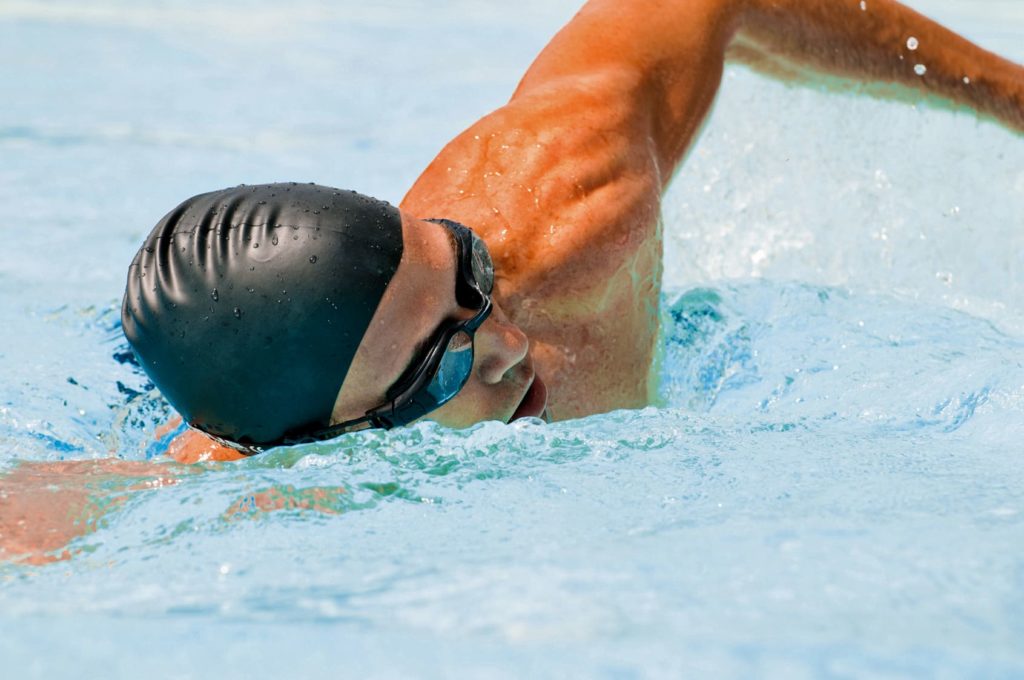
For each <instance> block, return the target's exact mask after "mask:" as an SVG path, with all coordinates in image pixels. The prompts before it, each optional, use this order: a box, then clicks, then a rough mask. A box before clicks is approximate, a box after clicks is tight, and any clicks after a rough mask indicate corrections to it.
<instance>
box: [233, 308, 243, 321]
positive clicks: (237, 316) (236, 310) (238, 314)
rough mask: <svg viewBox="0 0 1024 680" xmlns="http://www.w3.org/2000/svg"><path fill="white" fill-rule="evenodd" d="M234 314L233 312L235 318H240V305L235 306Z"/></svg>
mask: <svg viewBox="0 0 1024 680" xmlns="http://www.w3.org/2000/svg"><path fill="white" fill-rule="evenodd" d="M234 314H235V318H236V319H241V318H242V309H241V307H235V311H234Z"/></svg>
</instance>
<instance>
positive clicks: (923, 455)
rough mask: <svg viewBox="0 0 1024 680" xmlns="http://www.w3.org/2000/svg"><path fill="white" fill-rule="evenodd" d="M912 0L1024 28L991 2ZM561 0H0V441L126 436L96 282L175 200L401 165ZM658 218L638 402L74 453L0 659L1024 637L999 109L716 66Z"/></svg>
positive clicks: (921, 645) (259, 659)
mask: <svg viewBox="0 0 1024 680" xmlns="http://www.w3.org/2000/svg"><path fill="white" fill-rule="evenodd" d="M868 2H869V3H870V0H868ZM911 5H912V6H913V7H915V8H918V9H919V10H920V11H923V12H925V13H928V14H930V15H932V16H934V17H936V18H938V19H940V20H942V21H944V22H945V23H947V24H948V25H950V26H952V27H953V28H956V29H958V30H960V31H962V32H964V33H965V34H966V35H967V36H968V37H970V38H972V39H973V40H975V41H978V42H980V43H981V44H982V45H983V46H986V47H988V48H990V49H993V50H996V51H998V52H1000V53H1002V54H1004V55H1006V56H1008V57H1010V58H1013V59H1015V60H1017V61H1021V60H1024V41H1022V40H1021V36H1022V35H1024V5H1022V4H1021V3H1020V2H1018V1H1017V0H973V1H971V2H968V1H967V0H916V1H915V2H912V3H911ZM575 9H576V3H573V2H564V1H562V0H559V1H557V2H548V1H546V2H541V1H540V0H527V1H526V2H520V3H517V5H516V7H515V8H514V9H510V8H509V6H508V5H507V4H505V3H497V2H490V1H487V2H480V1H474V2H470V1H469V0H456V1H455V2H449V3H447V4H445V6H444V7H443V8H438V7H437V5H436V3H428V2H423V1H421V0H403V1H401V2H399V1H397V0H396V1H390V2H384V3H377V4H374V5H373V6H367V5H365V4H363V3H349V2H346V3H334V4H330V5H328V4H321V3H317V2H307V1H303V0H300V1H298V2H296V3H292V4H290V5H289V6H288V7H287V8H285V6H284V5H280V4H278V3H270V2H266V1H265V0H260V1H259V2H254V3H242V2H233V1H230V0H223V1H220V0H219V1H218V2H216V3H212V4H211V3H202V4H200V3H167V2H159V1H156V0H136V1H135V2H127V1H125V2H114V1H110V0H108V1H103V2H95V3H90V4H89V5H88V6H83V5H82V4H80V3H73V2H70V1H65V0H61V1H58V2H50V3H45V4H41V3H30V2H21V1H19V0H8V1H7V2H4V3H3V4H0V61H2V63H4V64H7V65H8V67H7V68H6V69H4V72H3V75H0V101H2V102H4V104H3V106H0V158H2V159H3V163H2V164H0V205H2V206H3V209H2V211H0V236H2V240H3V244H4V247H3V248H2V249H0V300H2V302H0V390H2V391H0V470H2V471H6V472H7V473H13V472H16V471H18V470H22V469H25V467H26V466H27V465H31V464H34V463H42V462H55V461H72V462H74V461H82V460H89V459H94V458H97V459H98V458H105V457H109V456H110V455H115V456H117V457H120V458H123V459H126V460H129V461H152V462H151V463H150V464H151V465H153V466H154V469H156V465H157V464H158V463H159V462H160V460H161V458H162V452H163V451H164V449H165V446H166V441H167V439H168V437H169V436H170V435H168V436H165V437H164V438H163V439H154V436H153V431H154V429H155V428H156V427H157V426H158V425H160V424H162V423H164V422H165V421H166V420H167V418H168V417H169V415H170V412H169V410H168V407H167V406H166V404H164V402H163V401H162V400H161V399H160V398H159V396H158V395H156V394H155V393H153V392H152V390H151V389H150V388H149V386H148V385H147V383H146V381H145V379H144V377H143V376H141V375H139V373H138V372H137V370H136V369H135V368H134V367H133V365H132V364H131V362H130V361H129V360H128V355H127V354H126V346H125V344H124V341H123V338H122V336H121V333H120V328H119V322H118V311H119V302H120V295H121V292H122V290H123V285H124V276H125V271H126V268H127V265H128V262H129V261H130V260H131V258H132V256H133V254H134V252H135V250H136V249H137V248H138V246H139V243H140V242H141V240H142V238H143V237H144V235H145V234H146V233H147V232H148V231H149V229H150V228H151V226H152V225H153V224H154V223H155V222H156V221H157V220H158V219H159V218H160V217H161V216H162V214H163V213H164V212H165V211H166V210H167V209H168V208H169V207H170V206H172V205H174V204H176V203H177V202H178V201H179V200H181V198H183V197H186V196H189V195H192V194H195V193H198V192H200V191H204V190H209V189H212V188H219V187H223V186H229V185H233V184H237V183H240V182H245V183H258V182H265V181H278V180H297V181H317V182H321V183H324V184H330V185H337V186H343V187H351V188H354V189H358V190H360V191H363V192H365V193H369V194H373V195H377V196H380V197H382V198H386V199H389V200H391V201H392V202H397V201H398V200H399V199H400V198H401V196H402V194H403V193H404V190H405V189H406V188H407V187H408V185H409V184H410V183H411V182H412V180H413V179H414V178H415V176H416V175H417V173H418V171H419V169H420V168H422V167H423V166H424V165H425V164H426V163H427V162H429V160H430V159H431V158H432V155H433V153H435V152H436V151H437V150H438V149H439V148H440V146H441V145H442V144H443V143H444V142H445V141H447V139H449V138H450V137H452V136H453V135H454V134H456V133H457V132H458V131H460V130H461V129H463V128H464V127H465V126H467V125H468V124H470V123H471V122H472V121H473V120H475V119H476V118H477V117H479V116H481V115H483V114H484V113H486V112H487V111H489V110H490V109H491V108H493V107H495V106H497V105H499V104H500V103H501V102H503V101H504V100H505V99H506V98H507V96H508V94H509V93H510V92H511V90H512V89H513V87H514V85H515V83H516V80H517V78H518V76H519V75H520V74H521V73H522V71H523V70H524V69H525V67H526V66H527V65H528V63H529V61H530V60H531V59H532V57H533V55H534V54H535V53H536V52H537V51H538V50H539V49H540V48H541V47H542V46H543V45H544V43H545V42H546V40H547V39H548V38H549V37H550V35H551V34H552V33H553V32H554V31H555V30H556V29H557V27H558V26H560V25H561V24H562V23H564V22H565V21H566V20H567V19H568V18H569V17H570V16H571V15H572V13H573V12H574V11H575ZM664 216H665V232H666V292H665V294H664V296H663V299H664V304H663V310H664V315H663V318H664V334H663V335H664V338H663V357H662V383H661V403H659V404H658V405H657V406H652V407H649V408H646V409H643V410H640V411H619V412H614V413H609V414H604V415H598V416H593V417H590V418H585V419H582V420H576V421H569V422H563V423H558V424H554V425H544V424H542V423H540V422H539V421H521V422H518V423H516V424H514V425H502V424H499V423H483V424H481V425H478V426H476V427H474V428H472V429H469V430H466V431H450V430H445V429H443V428H439V427H437V426H434V425H432V424H423V425H419V426H416V427H411V428H406V429H403V430H399V431H394V432H390V433H381V432H369V433H362V434H358V435H350V436H346V437H343V438H340V439H338V440H336V441H334V442H330V443H325V444H318V445H310V446H304V447H295V448H290V449H279V450H276V451H274V452H271V453H269V454H267V455H263V456H259V457H256V458H253V459H249V460H246V461H243V462H241V463H235V464H223V465H205V466H195V467H193V468H190V469H187V470H186V469H179V470H177V471H175V472H174V473H173V475H170V476H173V477H174V482H173V483H164V482H162V481H157V482H154V480H153V479H152V478H150V477H147V476H146V475H145V474H140V475H137V476H130V475H129V476H124V475H121V476H118V475H108V476H96V477H90V478H88V482H87V484H86V486H87V491H88V493H89V494H91V496H92V497H94V498H95V499H96V500H95V502H94V503H93V504H92V505H91V506H90V508H91V509H90V511H89V513H90V514H89V515H88V516H87V517H83V518H81V521H82V522H85V523H88V524H89V526H90V529H94V530H90V531H84V532H83V535H82V536H80V537H79V538H77V539H75V540H74V541H73V542H72V543H71V545H70V546H69V551H70V558H69V559H64V560H58V561H56V562H53V563H51V564H41V565H39V564H26V563H23V562H21V563H12V562H9V561H8V562H0V675H2V676H4V677H54V676H70V675H75V676H79V675H85V676H101V677H119V676H122V675H129V674H130V675H132V676H135V675H139V674H146V673H148V674H150V675H151V676H153V677H212V676H214V675H221V676H225V677H240V676H253V675H255V676H258V677H266V676H269V675H272V674H279V675H282V676H285V677H307V676H312V675H314V674H320V675H328V676H331V677H334V676H341V677H349V676H351V677H355V676H360V677H379V678H392V677H410V676H415V677H452V676H457V677H481V678H487V677H495V678H505V677H508V678H513V677H515V678H518V677H566V676H569V677H577V676H581V677H607V678H646V677H652V678H660V677H666V678H677V677H687V676H690V677H708V676H712V677H737V678H746V677H752V676H756V677H780V678H800V677H865V676H870V677H915V678H916V677H1007V678H1009V677H1021V676H1022V675H1024V552H1022V547H1024V464H1022V463H1024V456H1022V453H1024V447H1022V444H1021V441H1022V436H1024V364H1022V356H1024V315H1022V314H1021V311H1020V310H1021V309H1024V144H1022V139H1021V137H1020V135H1019V134H1014V133H1010V132H1008V131H1006V130H1004V129H1002V128H1000V127H998V126H996V125H994V124H991V123H987V122H979V121H977V120H976V119H975V118H974V117H973V116H971V115H969V114H965V113H963V112H955V111H948V110H941V109H935V108H927V107H912V106H908V105H906V104H894V103H886V102H880V101H876V100H872V99H867V98H857V97H853V96H841V95H826V94H822V93H819V92H816V91H810V90H795V89H791V88H787V87H786V86H783V85H780V84H777V83H772V82H768V81H764V80H762V79H760V78H758V77H756V76H754V75H752V74H750V73H749V72H747V71H745V70H743V69H740V68H730V69H729V70H728V71H727V73H726V76H725V82H724V85H723V89H722V92H721V94H720V98H719V101H718V103H717V105H716V110H715V114H714V117H713V118H712V120H711V122H710V123H709V125H708V126H707V129H706V130H705V132H704V134H703V136H702V138H701V140H700V142H699V143H698V144H697V146H696V147H695V148H694V149H693V151H692V153H691V154H690V157H689V159H688V162H687V164H686V165H685V166H684V167H683V169H682V170H681V171H680V173H679V175H678V177H677V179H676V182H675V184H674V186H673V188H672V190H671V191H670V193H669V195H668V196H667V198H666V201H665V206H664ZM171 434H172V435H173V433H171ZM67 484H68V486H62V484H53V485H50V486H46V485H41V486H39V487H38V488H37V489H36V491H37V493H38V494H39V495H40V497H41V499H42V500H41V502H43V503H45V502H46V500H45V498H46V494H55V495H64V494H68V493H72V492H73V491H75V490H76V489H77V488H78V487H75V489H72V488H71V487H73V486H74V483H73V482H68V483H67ZM147 485H148V486H147ZM2 501H3V498H2V497H0V502H2ZM0 507H3V506H2V505H0ZM52 556H59V553H55V554H54V555H52Z"/></svg>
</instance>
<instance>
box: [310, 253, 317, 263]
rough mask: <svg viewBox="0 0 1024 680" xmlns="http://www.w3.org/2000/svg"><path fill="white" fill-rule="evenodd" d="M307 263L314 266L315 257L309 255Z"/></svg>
mask: <svg viewBox="0 0 1024 680" xmlns="http://www.w3.org/2000/svg"><path fill="white" fill-rule="evenodd" d="M309 263H310V264H316V255H310V256H309Z"/></svg>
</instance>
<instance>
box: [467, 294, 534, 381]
mask: <svg viewBox="0 0 1024 680" xmlns="http://www.w3.org/2000/svg"><path fill="white" fill-rule="evenodd" d="M529 348H530V341H529V340H528V339H527V337H526V334H525V333H523V332H522V331H521V330H519V327H518V326H516V325H515V324H514V323H512V322H511V321H509V320H508V318H507V317H506V316H505V315H504V314H503V313H502V312H501V310H500V309H498V308H497V306H495V308H494V310H493V311H492V312H491V315H490V316H489V317H487V320H486V321H484V322H483V324H481V326H480V328H478V329H477V331H476V335H475V337H474V340H473V351H474V353H475V354H474V359H475V362H476V374H477V376H479V378H480V380H481V381H482V382H484V383H486V384H488V385H494V384H497V383H499V382H501V380H502V378H504V377H505V374H506V373H508V372H509V371H510V370H512V369H513V368H515V367H516V366H518V365H519V364H520V363H521V362H522V361H523V359H525V358H526V352H527V350H529Z"/></svg>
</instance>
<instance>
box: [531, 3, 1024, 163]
mask: <svg viewBox="0 0 1024 680" xmlns="http://www.w3.org/2000/svg"><path fill="white" fill-rule="evenodd" d="M912 39H913V40H912ZM727 57H730V58H735V59H738V60H741V61H743V62H746V63H748V64H749V65H751V66H752V67H753V68H755V69H758V70H760V71H763V72H766V73H769V74H772V75H775V76H780V77H784V78H790V79H798V80H800V81H804V82H807V81H811V82H822V80H821V78H820V76H835V77H839V78H842V79H844V80H845V82H847V83H850V82H852V83H857V84H860V83H875V84H880V85H889V86H890V89H889V90H875V91H874V92H875V93H876V94H890V95H900V94H902V95H903V96H904V97H905V96H910V97H912V98H915V99H922V98H924V97H927V96H929V95H932V96H938V97H941V98H943V99H946V100H949V101H951V102H954V103H957V104H961V105H966V106H969V107H970V108H972V109H974V110H976V111H977V112H979V113H981V114H984V115H987V116H991V117H993V118H995V119H996V120H998V121H999V122H1001V123H1002V124H1004V125H1006V126H1007V127H1009V128H1011V129H1013V130H1017V131H1022V132H1024V69H1022V68H1021V67H1020V66H1018V65H1016V64H1013V63H1012V62H1009V61H1007V60H1005V59H1002V58H1000V57H998V56H996V55H995V54H992V53H991V52H988V51H986V50H983V49H981V48H980V47H978V46H976V45H974V44H973V43H971V42H969V41H968V40H966V39H964V38H962V37H960V36H958V35H957V34H955V33H953V32H952V31H950V30H948V29H946V28H943V27H942V26H940V25H938V24H937V23H935V22H934V21H931V20H930V19H928V18H926V17H924V16H922V15H921V14H918V13H917V12H915V11H913V10H911V9H909V8H907V7H905V6H903V5H901V4H899V3H898V2H894V1H893V0H865V1H864V2H861V0H591V1H590V2H588V3H587V4H586V5H585V6H584V7H583V9H582V10H581V11H580V12H579V14H578V15H577V16H576V17H575V18H574V19H573V21H571V22H570V23H569V24H568V25H567V26H566V27H565V28H564V29H563V30H562V31H561V32H560V33H559V34H558V35H557V36H556V37H555V39H554V40H552V41H551V43H550V44H549V45H548V46H547V48H545V50H544V51H543V52H542V53H541V55H540V56H539V57H538V58H537V60H536V61H535V62H534V64H533V66H532V67H531V68H530V70H529V71H528V72H527V73H526V75H525V76H524V78H523V80H522V82H521V83H520V86H519V88H518V89H517V91H516V94H515V96H514V97H513V101H515V99H516V98H517V97H529V96H533V95H536V94H541V93H545V92H548V93H550V92H553V91H555V90H557V88H558V87H559V86H560V84H561V85H565V84H566V83H568V82H571V81H572V80H574V79H575V80H579V79H584V80H587V79H590V80H592V81H593V82H594V83H595V87H597V86H599V85H598V83H600V81H601V80H602V79H603V80H606V81H624V80H626V81H628V79H629V78H630V77H632V78H633V79H635V81H636V82H637V83H638V84H637V85H636V87H635V89H634V91H635V92H640V93H641V94H640V95H639V96H636V97H635V101H636V103H637V105H638V108H637V115H645V114H647V115H650V116H651V118H650V121H649V134H650V136H651V138H652V139H653V140H654V142H655V146H656V149H657V151H658V155H659V156H660V158H661V161H662V164H663V170H667V171H668V172H663V174H665V175H670V174H671V169H672V168H674V167H675V165H676V164H677V163H678V162H679V161H680V160H681V159H682V156H683V154H685V152H686V149H687V148H688V147H689V145H690V143H691V142H692V140H693V137H694V134H695V132H696V131H697V129H698V128H699V127H700V124H701V122H702V121H703V119H704V117H705V116H706V115H707V112H708V110H709V108H710V105H711V102H712V100H713V98H714V94H715V92H716V90H717V88H718V84H719V82H720V79H721V73H722V67H723V63H724V61H725V59H726V58H727ZM921 67H923V68H921ZM834 82H838V81H834ZM892 86H895V88H893V87H892ZM869 91H871V90H869ZM666 181H667V177H666Z"/></svg>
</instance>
